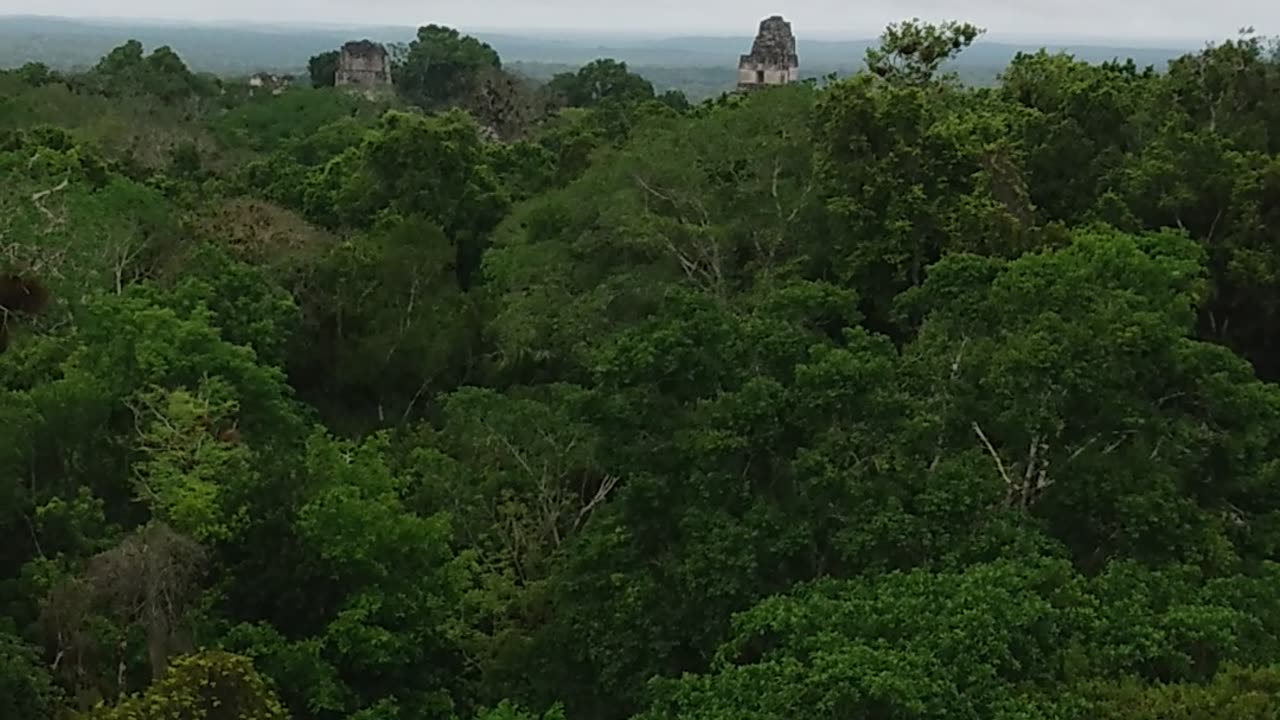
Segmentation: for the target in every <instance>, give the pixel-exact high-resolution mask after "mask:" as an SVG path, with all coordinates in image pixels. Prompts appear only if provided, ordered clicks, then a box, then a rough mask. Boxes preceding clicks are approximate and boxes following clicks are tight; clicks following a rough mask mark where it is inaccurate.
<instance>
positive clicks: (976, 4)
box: [0, 0, 1280, 40]
mask: <svg viewBox="0 0 1280 720" xmlns="http://www.w3.org/2000/svg"><path fill="white" fill-rule="evenodd" d="M775 13H780V14H783V15H785V16H786V17H787V18H788V19H790V20H791V21H792V23H793V24H794V25H795V27H796V29H797V31H803V32H804V33H806V34H809V35H818V34H825V33H824V32H823V31H826V30H830V31H851V32H854V33H857V34H860V35H867V34H875V33H876V32H878V30H880V29H881V28H883V27H884V25H885V24H886V23H888V22H892V21H894V20H900V19H905V18H908V17H912V16H916V15H918V16H920V17H923V18H925V19H930V20H940V19H959V20H967V21H970V22H974V23H977V24H979V25H982V26H984V27H986V28H988V29H989V30H990V31H991V33H992V35H993V36H994V35H1006V34H1024V35H1034V36H1037V37H1056V36H1064V35H1065V36H1076V37H1078V36H1096V37H1102V38H1134V39H1157V38H1182V39H1201V38H1203V39H1206V40H1208V39H1215V40H1219V39H1225V38H1227V37H1231V36H1234V35H1235V34H1236V31H1237V30H1238V29H1239V28H1240V27H1241V26H1244V25H1252V26H1254V27H1256V28H1257V30H1258V31H1259V32H1261V33H1264V34H1267V35H1275V34H1280V1H1278V0H955V1H953V2H947V1H946V0H900V1H898V2H894V0H0V15H4V14H40V15H64V16H73V17H135V18H162V19H185V20H253V21H264V22H279V21H301V22H324V23H330V22H336V23H358V24H395V25H421V24H426V23H429V22H437V23H443V24H448V25H454V26H457V27H463V28H468V29H475V30H479V29H512V30H515V29H585V30H605V29H612V30H624V31H662V32H667V33H673V34H675V33H679V34H692V33H706V32H715V33H717V34H734V35H738V34H749V33H750V32H751V31H752V30H754V27H755V24H756V23H757V22H759V20H760V19H761V18H763V17H766V16H768V15H772V14H775Z"/></svg>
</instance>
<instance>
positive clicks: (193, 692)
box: [87, 652, 288, 720]
mask: <svg viewBox="0 0 1280 720" xmlns="http://www.w3.org/2000/svg"><path fill="white" fill-rule="evenodd" d="M287 717H288V715H287V714H286V713H285V711H284V709H283V708H282V707H281V706H280V703H279V702H278V701H277V700H276V699H275V698H274V697H273V695H272V693H271V692H270V690H269V689H268V688H267V685H266V683H265V682H264V681H263V679H262V678H261V677H260V676H259V675H258V673H257V672H256V671H255V670H254V668H253V664H252V663H251V662H250V661H249V660H248V659H246V658H243V657H239V656H236V655H231V654H228V653H223V652H203V653H197V654H194V655H189V656H187V657H183V658H179V659H178V660H175V661H174V663H173V665H171V666H170V668H169V671H168V672H167V673H166V674H165V676H164V677H163V678H161V679H160V680H159V681H157V682H156V683H155V685H153V686H152V687H150V688H148V689H147V692H146V693H145V694H143V695H140V696H136V697H132V698H128V699H126V700H123V701H121V702H120V703H118V704H116V705H115V706H114V707H110V708H106V707H103V708H99V709H97V710H95V711H93V712H91V713H89V714H88V715H87V718H88V719H92V720H285V719H286V718H287Z"/></svg>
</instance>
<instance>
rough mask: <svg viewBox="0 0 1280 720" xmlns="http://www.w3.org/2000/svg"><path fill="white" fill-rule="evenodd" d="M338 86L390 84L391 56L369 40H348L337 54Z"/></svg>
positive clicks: (374, 86) (335, 81)
mask: <svg viewBox="0 0 1280 720" xmlns="http://www.w3.org/2000/svg"><path fill="white" fill-rule="evenodd" d="M334 83H335V84H336V85H338V86H354V87H358V88H378V87H384V86H387V85H390V84H391V58H390V57H389V56H388V55H387V49H386V48H384V47H382V46H381V45H379V44H378V43H375V42H370V41H369V40H360V41H358V42H349V43H347V44H346V45H343V46H342V52H341V53H340V54H339V56H338V72H337V74H336V75H335V76H334Z"/></svg>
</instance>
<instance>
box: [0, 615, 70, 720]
mask: <svg viewBox="0 0 1280 720" xmlns="http://www.w3.org/2000/svg"><path fill="white" fill-rule="evenodd" d="M0 698H4V699H3V700H0V713H3V714H4V716H5V717H12V718H37V717H53V716H54V715H55V713H56V712H57V710H56V708H57V707H58V703H59V701H61V700H62V698H61V697H60V694H59V693H58V692H57V690H56V688H55V686H54V684H53V678H51V677H50V676H49V673H48V671H47V670H46V669H45V668H44V666H43V664H42V663H41V661H40V656H39V653H38V652H37V650H36V648H33V647H31V646H30V645H28V644H27V643H25V642H23V641H22V640H21V639H19V638H17V637H15V636H14V635H12V634H10V633H9V632H8V631H6V630H5V629H4V628H3V627H2V626H0Z"/></svg>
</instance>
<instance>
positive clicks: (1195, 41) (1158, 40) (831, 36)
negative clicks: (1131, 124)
mask: <svg viewBox="0 0 1280 720" xmlns="http://www.w3.org/2000/svg"><path fill="white" fill-rule="evenodd" d="M6 19H36V20H53V21H65V22H82V23H87V24H115V25H119V24H126V23H141V24H147V25H153V26H158V27H173V28H202V27H224V28H225V27H227V26H230V27H233V28H239V29H242V30H247V31H255V30H259V31H260V30H265V29H267V28H274V29H285V28H291V29H295V30H341V29H346V28H349V29H351V30H360V29H367V30H372V29H383V30H409V31H413V30H415V29H417V28H418V27H422V25H420V24H413V23H394V22H364V21H341V20H321V21H299V20H255V19H245V18H219V19H211V18H176V17H159V16H129V15H75V16H73V15H46V14H40V13H0V21H2V20H6ZM437 24H444V25H447V26H450V27H454V28H456V29H458V30H464V31H466V32H468V33H491V34H500V35H514V36H544V37H545V36H548V35H551V36H556V35H559V36H575V35H597V36H599V35H603V36H610V35H612V36H614V37H632V38H639V37H645V38H656V39H682V38H690V39H697V38H716V39H739V38H750V37H753V36H754V35H755V31H754V30H742V31H733V30H728V29H725V28H715V29H713V28H703V29H698V30H693V31H680V30H675V29H662V28H635V27H631V28H625V29H624V28H615V27H566V26H533V27H529V26H525V27H503V26H483V25H470V24H461V23H459V24H449V23H443V22H438V23H437ZM752 27H754V26H752ZM882 31H883V29H880V30H874V31H873V30H862V29H855V28H841V29H836V30H825V29H824V30H817V31H814V30H805V31H804V35H805V36H807V37H810V38H820V39H824V40H846V41H873V40H876V39H877V38H878V37H879V35H880V33H881V32H882ZM1260 34H1261V33H1260ZM797 35H799V33H797ZM982 38H983V39H986V40H987V41H989V42H1006V43H1013V42H1027V43H1052V44H1056V45H1082V44H1099V43H1100V44H1102V45H1104V46H1107V47H1112V46H1116V47H1132V48H1144V49H1185V48H1187V47H1202V46H1203V45H1204V44H1205V43H1209V42H1215V41H1216V40H1217V38H1203V37H1187V36H1176V35H1170V36H1121V35H1099V34H1080V33H1077V34H1061V35H1054V34H1052V33H1046V32H1043V31H1040V32H1029V31H1022V32H1018V31H993V30H991V29H990V28H988V29H987V31H986V32H985V33H984V34H983V36H982ZM979 42H981V40H979ZM1116 43H1119V44H1120V45H1116ZM1167 46H1168V47H1167Z"/></svg>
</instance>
